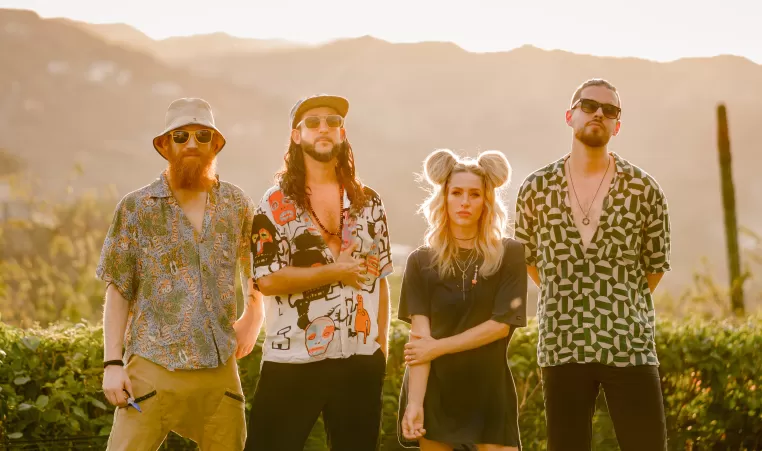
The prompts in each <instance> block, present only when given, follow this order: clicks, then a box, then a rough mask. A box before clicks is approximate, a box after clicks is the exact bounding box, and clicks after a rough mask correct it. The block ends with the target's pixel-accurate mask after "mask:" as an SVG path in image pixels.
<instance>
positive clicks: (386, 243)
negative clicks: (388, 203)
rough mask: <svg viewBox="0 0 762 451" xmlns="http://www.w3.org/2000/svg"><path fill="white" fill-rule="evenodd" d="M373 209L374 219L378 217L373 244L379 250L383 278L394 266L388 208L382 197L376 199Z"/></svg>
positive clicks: (391, 271) (392, 270) (379, 264)
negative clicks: (385, 206) (387, 217)
mask: <svg viewBox="0 0 762 451" xmlns="http://www.w3.org/2000/svg"><path fill="white" fill-rule="evenodd" d="M373 210H374V211H373V217H374V219H375V218H378V219H377V220H376V221H375V236H374V237H373V245H374V246H375V247H376V248H377V250H378V267H379V268H380V275H379V278H382V277H386V276H388V275H390V274H391V273H393V272H394V266H393V264H392V247H391V241H390V239H389V223H388V222H387V221H386V210H385V209H384V204H383V202H382V201H381V198H380V197H378V198H376V200H374V205H373Z"/></svg>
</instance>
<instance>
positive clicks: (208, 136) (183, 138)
mask: <svg viewBox="0 0 762 451" xmlns="http://www.w3.org/2000/svg"><path fill="white" fill-rule="evenodd" d="M192 133H194V134H195V135H196V142H197V143H199V144H207V143H209V142H210V141H211V140H212V137H213V136H214V130H209V129H206V128H205V129H202V130H196V131H195V132H192ZM190 134H191V132H189V131H186V130H175V131H173V132H171V135H172V141H174V142H175V143H176V144H185V143H187V142H188V140H189V139H190Z"/></svg>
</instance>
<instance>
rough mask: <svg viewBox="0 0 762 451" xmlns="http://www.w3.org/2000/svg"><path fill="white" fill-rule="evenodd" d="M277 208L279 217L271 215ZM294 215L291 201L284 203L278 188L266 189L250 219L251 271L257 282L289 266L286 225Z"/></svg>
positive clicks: (289, 254)
mask: <svg viewBox="0 0 762 451" xmlns="http://www.w3.org/2000/svg"><path fill="white" fill-rule="evenodd" d="M273 209H275V210H277V213H278V218H277V220H276V218H275V217H274V214H273ZM295 218H296V210H295V209H294V206H293V204H289V203H286V204H285V205H284V204H283V195H282V192H281V191H280V190H276V191H272V190H271V191H268V193H266V194H265V196H264V197H263V198H262V200H261V201H260V202H259V205H258V206H257V209H256V211H255V212H254V217H253V218H252V221H251V233H250V235H249V236H250V240H249V241H250V242H251V248H250V253H251V267H252V269H251V274H252V277H253V278H254V283H255V284H256V283H257V281H258V280H259V279H261V278H262V277H265V276H269V275H271V274H273V273H275V272H276V271H279V270H281V269H283V268H284V267H286V266H288V264H289V261H290V259H291V248H290V246H289V241H288V230H287V228H286V224H287V223H288V222H289V221H292V220H294V219H295Z"/></svg>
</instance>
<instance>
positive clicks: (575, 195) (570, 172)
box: [566, 157, 611, 225]
mask: <svg viewBox="0 0 762 451" xmlns="http://www.w3.org/2000/svg"><path fill="white" fill-rule="evenodd" d="M566 161H567V162H568V163H569V181H570V182H571V186H572V191H573V192H574V198H575V199H577V205H579V211H581V212H582V214H583V215H585V217H584V218H582V224H583V225H589V224H590V218H589V217H588V216H589V215H590V210H592V209H593V204H594V203H595V198H596V197H598V191H600V190H601V186H603V181H604V180H606V174H608V173H609V167H610V166H611V157H609V164H608V165H606V172H604V173H603V178H601V183H599V184H598V189H597V190H595V195H594V196H593V200H592V201H590V206H589V207H588V208H587V212H585V210H583V209H582V204H581V203H580V202H579V197H577V190H576V189H574V178H573V177H572V169H571V159H569V160H566Z"/></svg>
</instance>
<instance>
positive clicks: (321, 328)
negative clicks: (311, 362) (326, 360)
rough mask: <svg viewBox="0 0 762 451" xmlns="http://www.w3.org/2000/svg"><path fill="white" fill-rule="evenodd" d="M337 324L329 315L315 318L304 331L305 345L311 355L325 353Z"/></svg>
mask: <svg viewBox="0 0 762 451" xmlns="http://www.w3.org/2000/svg"><path fill="white" fill-rule="evenodd" d="M335 330H336V326H335V325H334V323H333V320H332V319H331V318H329V317H327V316H320V317H318V318H315V320H314V321H312V322H311V323H310V324H309V326H307V330H305V332H304V345H305V346H306V347H307V353H308V354H309V355H310V357H315V356H318V355H321V354H325V352H326V351H327V350H328V345H330V344H331V342H332V341H333V333H334V331H335Z"/></svg>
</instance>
